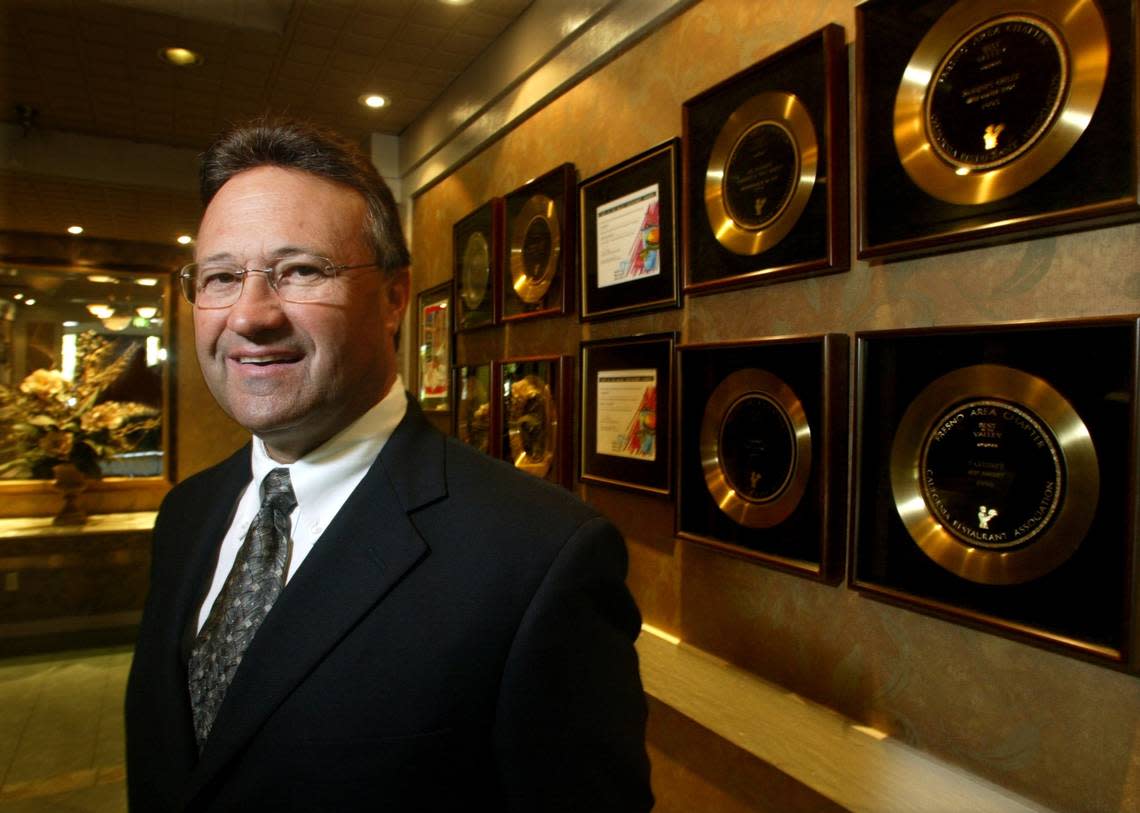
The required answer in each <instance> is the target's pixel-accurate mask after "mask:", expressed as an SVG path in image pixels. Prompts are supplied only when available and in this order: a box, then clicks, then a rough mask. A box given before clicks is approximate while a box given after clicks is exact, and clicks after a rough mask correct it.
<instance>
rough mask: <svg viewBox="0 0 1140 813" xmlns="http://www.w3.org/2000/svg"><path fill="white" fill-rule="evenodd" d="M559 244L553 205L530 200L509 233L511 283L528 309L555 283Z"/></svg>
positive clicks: (540, 197)
mask: <svg viewBox="0 0 1140 813" xmlns="http://www.w3.org/2000/svg"><path fill="white" fill-rule="evenodd" d="M561 242H562V239H561V237H560V229H559V225H558V212H557V211H556V210H555V208H554V201H553V200H551V199H550V198H548V197H547V196H546V195H534V196H532V197H531V198H530V199H529V200H528V201H527V202H526V203H525V204H524V205H523V207H522V209H521V210H520V211H519V213H518V216H517V217H515V221H514V228H512V229H511V280H512V284H513V286H514V289H515V293H516V294H518V296H519V299H521V300H522V301H523V302H525V303H527V304H528V305H533V304H535V303H537V302H539V301H541V300H542V297H543V296H545V295H546V292H547V290H548V289H549V288H550V284H551V283H552V282H554V275H555V274H556V273H557V272H558V259H559V255H560V246H561Z"/></svg>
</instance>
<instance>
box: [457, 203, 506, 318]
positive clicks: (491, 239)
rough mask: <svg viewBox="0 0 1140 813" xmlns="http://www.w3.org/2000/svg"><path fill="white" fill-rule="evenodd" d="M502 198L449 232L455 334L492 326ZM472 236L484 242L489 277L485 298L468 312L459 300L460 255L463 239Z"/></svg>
mask: <svg viewBox="0 0 1140 813" xmlns="http://www.w3.org/2000/svg"><path fill="white" fill-rule="evenodd" d="M502 208H503V200H502V198H495V199H493V200H489V201H487V202H486V203H484V204H483V205H482V206H480V207H479V208H478V209H476V210H475V211H473V212H471V213H470V214H468V215H466V216H464V217H463V218H462V219H461V220H459V221H458V222H457V223H456V224H455V225H454V226H453V227H452V229H451V255H452V269H453V273H452V277H453V281H454V285H455V295H454V299H455V332H456V333H462V332H464V331H467V330H473V329H475V328H480V327H486V326H488V325H493V324H495V322H496V320H497V317H498V314H497V313H496V312H495V308H496V305H497V303H498V299H499V297H498V290H499V289H498V285H499V278H500V276H501V272H500V270H499V265H500V263H501V261H502V256H503V250H502V240H503V234H502V227H503V224H502ZM475 232H482V233H483V238H484V239H485V240H486V241H487V250H488V252H489V259H490V264H491V265H490V272H491V273H490V276H489V277H488V279H487V295H486V297H484V299H483V301H482V302H480V303H479V307H477V308H474V309H472V308H468V307H467V302H466V301H465V300H464V299H463V253H464V251H465V250H466V249H467V239H468V238H469V237H470V236H471V235H472V234H473V233H475Z"/></svg>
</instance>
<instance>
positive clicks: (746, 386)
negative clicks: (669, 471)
mask: <svg viewBox="0 0 1140 813" xmlns="http://www.w3.org/2000/svg"><path fill="white" fill-rule="evenodd" d="M677 356H678V359H679V360H678V381H679V387H678V392H679V400H680V405H679V419H678V422H677V425H678V427H679V431H678V435H677V437H678V457H679V459H680V462H679V467H678V470H679V475H678V483H677V488H678V494H677V535H678V536H679V537H681V538H682V539H687V540H691V541H694V542H699V543H701V544H704V545H708V546H711V547H714V548H717V549H720V550H723V551H725V552H728V553H730V554H733V555H737V556H742V557H745V558H749V559H751V560H754V561H756V562H759V563H760V564H763V565H766V566H769V567H774V568H778V569H781V570H786V571H788V572H791V573H795V574H797V575H800V576H806V577H808V578H813V579H817V580H819V581H825V582H829V583H834V582H836V581H838V580H839V579H840V578H841V577H842V569H843V542H844V539H845V537H846V531H845V529H846V524H845V523H846V509H845V505H846V493H847V488H846V483H847V368H848V339H847V337H846V336H845V335H841V334H821V335H811V336H791V337H779V338H772V339H759V340H753V341H748V342H740V343H718V344H699V345H682V346H681V347H680V348H678V351H677Z"/></svg>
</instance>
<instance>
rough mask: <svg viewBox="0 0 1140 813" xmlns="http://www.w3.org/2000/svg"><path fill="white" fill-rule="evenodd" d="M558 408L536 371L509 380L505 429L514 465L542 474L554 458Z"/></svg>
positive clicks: (545, 472) (532, 472) (545, 473)
mask: <svg viewBox="0 0 1140 813" xmlns="http://www.w3.org/2000/svg"><path fill="white" fill-rule="evenodd" d="M557 429H558V412H557V410H556V409H555V408H554V398H553V396H552V395H551V394H550V387H549V386H548V385H547V383H546V382H545V381H543V380H542V379H541V378H539V377H538V376H536V375H528V376H526V377H525V378H522V379H520V380H518V381H515V382H513V383H512V384H511V405H510V417H509V424H508V431H509V433H510V443H511V457H512V459H513V460H514V464H515V468H518V469H522V470H523V471H526V472H530V473H531V474H533V475H535V476H536V477H545V476H546V475H547V473H548V472H549V471H550V466H551V464H552V463H553V462H554V452H555V448H554V447H555V444H556V443H557V438H558V432H557Z"/></svg>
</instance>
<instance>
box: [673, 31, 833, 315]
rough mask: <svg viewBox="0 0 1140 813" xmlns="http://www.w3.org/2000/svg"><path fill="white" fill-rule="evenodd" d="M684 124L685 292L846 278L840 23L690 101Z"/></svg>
mask: <svg viewBox="0 0 1140 813" xmlns="http://www.w3.org/2000/svg"><path fill="white" fill-rule="evenodd" d="M682 115H683V121H684V135H685V139H684V150H683V157H682V172H683V179H682V183H683V188H684V191H683V193H682V209H683V221H684V245H685V262H684V266H685V283H684V290H685V293H687V294H696V293H704V292H707V291H711V290H719V289H721V288H724V287H728V286H741V285H755V284H760V283H769V282H781V281H783V280H786V279H790V278H794V277H801V276H806V275H811V274H826V273H831V272H834V271H843V270H846V269H847V267H848V266H849V264H850V247H849V242H850V240H849V234H850V231H849V229H850V225H849V222H850V216H849V211H848V209H849V205H848V160H847V153H848V148H847V57H846V47H845V40H844V32H843V27H842V26H839V25H835V24H831V25H828V26H826V27H824V28H822V29H820V30H819V31H817V32H815V33H814V34H811V35H810V36H808V37H805V38H804V39H802V40H800V41H799V42H796V43H795V44H793V45H790V46H788V47H787V48H784V49H783V50H781V51H779V52H777V53H775V54H773V55H771V56H770V57H768V58H766V59H764V60H762V61H760V62H758V63H757V64H755V65H753V66H752V67H751V68H748V69H747V70H745V71H742V72H741V73H738V74H736V75H735V76H733V77H731V78H729V79H727V80H725V81H724V82H721V83H720V84H718V85H716V86H715V87H712V88H710V89H708V90H706V91H704V92H703V93H701V94H700V95H698V96H695V97H693V98H692V99H689V100H688V101H687V102H685V104H684V107H683V111H682Z"/></svg>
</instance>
